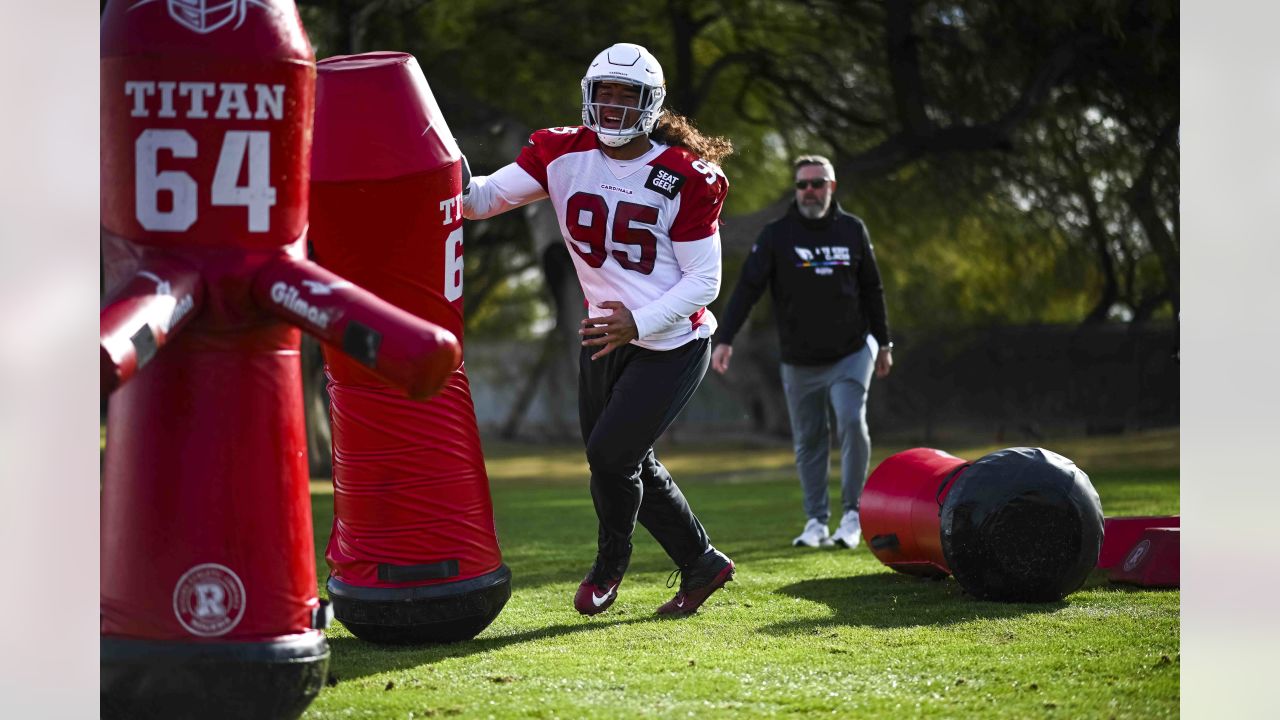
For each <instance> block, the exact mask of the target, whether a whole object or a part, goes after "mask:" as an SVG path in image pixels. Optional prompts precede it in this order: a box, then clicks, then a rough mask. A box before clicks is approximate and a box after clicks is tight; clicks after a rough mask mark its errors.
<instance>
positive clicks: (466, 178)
mask: <svg viewBox="0 0 1280 720" xmlns="http://www.w3.org/2000/svg"><path fill="white" fill-rule="evenodd" d="M470 193H471V163H469V162H467V156H466V155H463V156H462V194H463V196H464V197H465V196H466V195H468V194H470Z"/></svg>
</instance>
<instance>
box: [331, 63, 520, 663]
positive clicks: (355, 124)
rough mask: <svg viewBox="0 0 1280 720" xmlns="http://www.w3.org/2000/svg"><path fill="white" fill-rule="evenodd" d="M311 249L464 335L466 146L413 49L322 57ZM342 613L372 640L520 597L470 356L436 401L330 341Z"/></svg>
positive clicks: (484, 622)
mask: <svg viewBox="0 0 1280 720" xmlns="http://www.w3.org/2000/svg"><path fill="white" fill-rule="evenodd" d="M317 70H318V78H317V91H316V122H315V148H314V151H313V158H312V176H311V180H312V183H311V229H310V237H311V241H312V243H313V247H314V249H315V255H316V260H317V261H318V262H319V263H320V264H321V265H323V266H325V267H327V268H329V269H332V270H333V271H334V272H337V273H338V274H340V275H342V276H343V277H346V278H349V279H351V280H352V281H354V282H356V283H358V284H360V285H361V286H363V287H365V288H368V289H369V290H371V291H373V292H374V293H376V294H377V295H378V296H380V297H381V298H382V299H384V300H386V301H388V302H390V303H392V304H394V305H396V306H398V307H400V308H402V309H404V310H406V311H408V312H410V313H412V314H414V315H417V316H419V317H421V318H424V319H427V320H429V321H431V322H433V323H436V324H439V325H440V326H442V327H444V328H445V329H447V330H450V331H452V332H453V334H454V335H456V336H457V337H458V338H461V337H462V207H461V203H462V198H461V193H462V185H461V169H460V158H461V153H460V152H459V150H458V147H457V145H456V144H455V142H454V140H453V136H452V134H451V133H450V131H449V128H448V125H447V124H446V123H445V120H444V117H443V115H442V114H441V112H440V109H439V107H438V106H437V105H436V103H435V99H434V98H433V96H432V94H431V90H430V88H429V87H428V85H427V81H426V78H425V77H424V76H423V74H422V70H421V69H420V68H419V67H418V63H417V61H416V60H414V58H413V57H412V56H411V55H407V54H403V53H390V52H379V53H368V54H364V55H356V56H344V57H334V58H329V59H327V60H324V61H322V62H320V63H318V65H317ZM325 360H326V363H327V371H328V374H329V379H330V383H329V397H330V400H331V409H330V416H331V419H332V424H333V483H334V523H333V531H332V534H331V536H330V538H329V545H328V547H327V549H326V552H325V557H326V559H327V561H328V564H329V568H330V573H331V575H330V580H329V592H330V597H331V599H332V600H333V602H334V612H335V616H336V617H337V618H338V619H339V620H342V621H343V623H344V624H345V625H347V627H348V628H349V629H350V630H351V631H352V632H353V633H354V634H356V635H357V636H359V637H361V638H364V639H366V640H372V641H375V642H394V643H413V642H439V641H451V640H458V639H465V638H470V637H474V636H475V635H476V634H477V633H479V632H480V631H481V630H483V629H484V628H485V627H486V626H488V624H489V623H490V622H492V620H493V618H494V617H496V616H497V614H498V612H499V611H500V610H501V609H502V606H503V605H504V604H505V603H506V600H507V599H508V598H509V597H510V572H509V571H508V570H507V568H506V566H505V565H503V564H502V556H501V553H500V551H499V549H498V542H497V536H496V533H495V530H494V524H493V506H492V502H491V500H490V496H489V485H488V478H487V476H486V474H485V469H484V458H483V456H482V454H481V448H480V437H479V431H478V428H477V426H476V419H475V410H474V407H473V405H472V402H471V392H470V388H469V385H468V383H467V376H466V373H465V371H464V369H463V367H462V366H461V365H459V366H458V367H457V368H456V370H454V371H453V373H452V375H451V376H450V377H449V378H448V380H447V381H446V383H445V387H444V388H443V389H442V390H441V391H440V392H439V393H438V394H437V395H436V396H435V397H433V398H431V399H430V400H428V401H426V402H420V401H415V400H411V399H409V398H407V397H405V394H404V393H403V392H402V391H400V390H399V389H397V388H394V387H391V386H388V385H387V384H386V383H384V382H382V381H380V380H379V379H378V378H377V377H375V376H373V375H372V374H370V373H369V372H368V371H367V370H365V369H364V368H363V367H361V366H360V365H358V364H356V363H353V362H351V361H350V360H349V359H348V358H346V357H344V356H342V355H340V354H338V353H335V352H334V351H333V350H332V348H326V349H325Z"/></svg>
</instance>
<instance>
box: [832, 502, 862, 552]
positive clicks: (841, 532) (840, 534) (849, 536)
mask: <svg viewBox="0 0 1280 720" xmlns="http://www.w3.org/2000/svg"><path fill="white" fill-rule="evenodd" d="M831 539H832V540H833V541H835V544H837V545H839V546H840V547H845V548H849V549H850V550H852V549H853V548H856V547H858V542H859V541H861V540H862V520H861V519H860V518H859V517H858V511H857V510H850V511H849V512H847V513H845V514H844V517H843V518H841V519H840V527H838V528H836V534H835V535H832V536H831Z"/></svg>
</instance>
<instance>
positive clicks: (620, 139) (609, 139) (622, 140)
mask: <svg viewBox="0 0 1280 720" xmlns="http://www.w3.org/2000/svg"><path fill="white" fill-rule="evenodd" d="M643 134H644V133H636V134H635V135H602V134H600V133H596V137H597V138H599V139H600V142H602V143H604V144H605V145H608V146H609V147H614V148H616V147H622V146H623V145H626V144H627V143H629V142H631V141H632V140H634V139H636V138H638V137H640V136H641V135H643Z"/></svg>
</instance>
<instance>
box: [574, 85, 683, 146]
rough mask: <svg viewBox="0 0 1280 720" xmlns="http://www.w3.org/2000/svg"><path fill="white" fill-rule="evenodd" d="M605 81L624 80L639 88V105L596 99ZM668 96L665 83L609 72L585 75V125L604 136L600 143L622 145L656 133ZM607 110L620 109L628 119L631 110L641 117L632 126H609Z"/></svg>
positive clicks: (583, 105)
mask: <svg viewBox="0 0 1280 720" xmlns="http://www.w3.org/2000/svg"><path fill="white" fill-rule="evenodd" d="M605 82H613V83H620V84H625V85H631V86H632V87H637V88H639V90H640V99H639V102H638V103H637V104H636V106H635V107H632V106H630V105H615V104H610V103H599V102H596V101H595V93H596V87H597V86H598V85H599V84H600V83H605ZM666 96H667V90H666V88H664V87H662V86H661V85H647V84H644V83H637V82H633V81H631V80H630V79H627V78H618V77H609V76H607V75H603V76H596V77H591V76H588V77H584V78H582V124H583V125H586V126H587V127H588V128H590V129H591V130H592V131H594V132H595V133H596V136H597V137H599V138H600V142H602V143H604V144H605V145H608V146H609V147H621V146H622V145H626V144H627V143H628V142H630V141H631V140H632V139H633V138H635V137H638V136H640V135H648V134H649V133H651V132H653V128H654V126H655V125H657V124H658V118H659V117H661V115H662V101H663V100H665V99H666ZM606 109H617V110H618V111H620V112H621V113H622V114H623V117H624V118H625V117H626V113H627V112H631V113H633V114H638V115H639V117H638V118H637V119H636V121H635V123H633V124H632V125H630V126H629V127H623V128H611V127H610V128H607V127H604V125H603V123H602V118H603V112H604V110H606Z"/></svg>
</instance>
